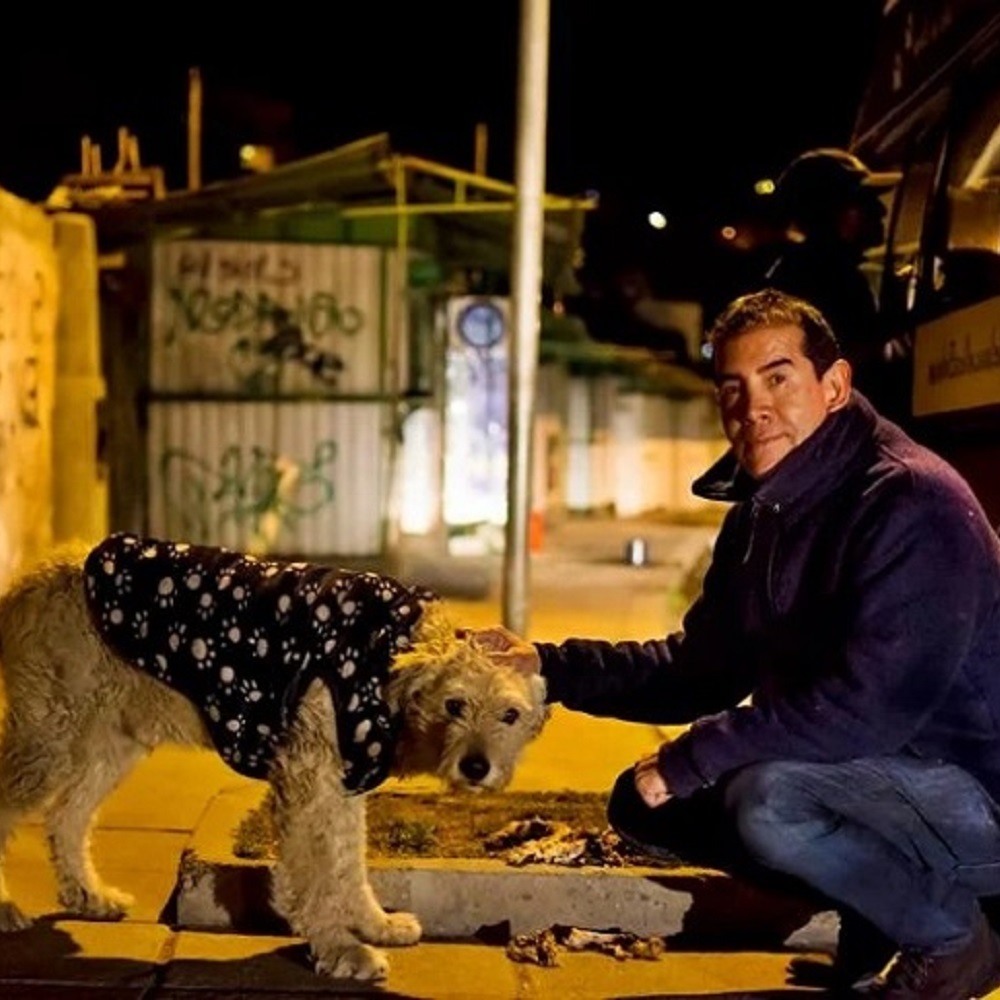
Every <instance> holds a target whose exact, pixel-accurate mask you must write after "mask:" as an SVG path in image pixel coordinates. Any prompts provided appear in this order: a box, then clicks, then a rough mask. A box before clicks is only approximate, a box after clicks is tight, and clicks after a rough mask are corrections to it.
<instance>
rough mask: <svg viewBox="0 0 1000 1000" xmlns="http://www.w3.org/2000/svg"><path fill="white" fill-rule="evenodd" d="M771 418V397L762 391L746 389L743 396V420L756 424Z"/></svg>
mask: <svg viewBox="0 0 1000 1000" xmlns="http://www.w3.org/2000/svg"><path fill="white" fill-rule="evenodd" d="M770 416H771V396H770V394H769V393H768V392H766V391H765V390H763V389H747V392H746V395H745V396H744V407H743V414H742V417H743V420H744V422H746V423H750V424H752V423H756V422H758V421H760V420H767V419H769V418H770Z"/></svg>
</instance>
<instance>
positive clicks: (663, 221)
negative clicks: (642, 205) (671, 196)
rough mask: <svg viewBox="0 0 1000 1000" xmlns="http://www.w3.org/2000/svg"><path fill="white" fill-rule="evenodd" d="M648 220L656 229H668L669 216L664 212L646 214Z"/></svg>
mask: <svg viewBox="0 0 1000 1000" xmlns="http://www.w3.org/2000/svg"><path fill="white" fill-rule="evenodd" d="M646 221H647V222H648V223H649V224H650V225H651V226H652V227H653V228H654V229H666V228H667V217H666V216H665V215H664V214H663V213H662V212H650V213H649V215H647V216H646Z"/></svg>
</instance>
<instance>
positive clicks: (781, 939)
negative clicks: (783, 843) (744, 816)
mask: <svg viewBox="0 0 1000 1000" xmlns="http://www.w3.org/2000/svg"><path fill="white" fill-rule="evenodd" d="M263 793H264V789H263V786H262V787H261V788H259V789H258V788H256V787H250V788H236V789H231V790H225V791H222V792H220V793H219V794H218V795H217V796H216V797H215V798H214V799H212V801H211V802H210V803H209V806H208V808H207V809H206V811H205V815H204V816H203V817H202V820H201V822H200V823H199V824H198V827H197V828H196V830H195V832H194V834H193V836H192V838H191V843H190V845H189V847H188V848H187V849H186V850H185V852H184V854H183V856H182V859H181V864H180V872H179V878H178V886H177V891H176V894H175V899H174V906H175V909H176V914H175V921H174V922H175V923H176V925H177V926H178V927H179V928H181V929H187V930H229V931H235V932H237V933H265V934H275V933H277V934H281V933H288V929H287V926H286V925H285V924H284V921H283V920H282V918H281V917H280V916H278V914H277V913H276V912H275V911H274V909H273V908H272V906H271V903H270V890H271V869H272V865H271V863H270V862H267V861H250V860H244V859H241V858H236V857H235V856H234V855H233V854H232V849H231V844H232V835H233V831H234V830H235V829H236V827H237V826H238V824H239V822H240V821H241V820H242V819H243V817H244V816H246V814H247V813H248V812H249V811H250V810H252V809H253V808H255V807H256V806H257V805H258V804H259V803H260V800H261V797H262V795H263ZM369 876H370V880H371V883H372V887H373V889H374V890H375V893H376V895H377V896H378V898H379V900H380V902H381V903H382V904H383V905H384V906H385V907H386V908H387V909H390V910H408V911H411V912H414V913H416V914H417V915H418V917H419V918H420V922H421V924H422V925H423V928H424V937H425V938H426V939H446V940H455V939H463V938H464V939H471V938H480V939H482V938H484V937H490V936H492V937H494V938H495V937H496V936H497V935H502V936H504V937H506V936H507V935H510V934H523V933H528V932H531V931H537V930H541V929H544V928H548V927H551V926H553V925H555V924H562V925H569V926H575V927H583V928H590V929H595V930H605V929H616V930H622V931H630V932H632V933H634V934H638V935H641V936H649V935H653V934H656V935H660V936H663V937H669V938H671V939H672V940H673V941H674V942H675V943H676V942H678V941H679V942H684V943H690V944H691V945H697V946H698V947H706V946H708V947H711V946H713V945H714V946H715V947H720V946H722V947H724V948H725V949H726V950H730V949H732V948H748V947H749V948H764V947H766V948H775V947H780V948H787V949H792V950H806V951H827V952H832V951H833V950H834V946H835V943H836V934H837V928H838V922H837V917H836V914H835V913H832V912H830V911H823V912H819V913H817V912H815V911H811V910H806V909H805V908H804V907H803V904H802V903H801V902H799V901H795V900H791V899H789V898H787V897H782V896H778V895H776V894H771V893H766V892H764V891H762V890H759V889H757V888H755V887H753V886H751V885H749V884H748V883H745V882H741V881H739V880H737V879H734V878H732V877H730V876H729V875H726V874H724V873H721V872H716V871H711V870H708V869H701V868H674V869H663V868H639V867H629V868H597V867H581V868H567V867H560V866H554V865H526V866H524V867H514V866H511V865H507V864H505V863H504V862H502V861H494V860H491V859H485V860H484V859H474V860H462V859H453V858H449V859H421V860H419V861H415V860H405V861H396V860H384V859H373V860H372V861H371V862H370V864H369ZM491 932H492V935H491Z"/></svg>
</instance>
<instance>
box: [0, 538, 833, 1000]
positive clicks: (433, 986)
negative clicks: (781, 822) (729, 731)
mask: <svg viewBox="0 0 1000 1000" xmlns="http://www.w3.org/2000/svg"><path fill="white" fill-rule="evenodd" d="M634 534H642V535H643V536H644V537H645V538H646V540H647V542H648V545H649V552H650V556H651V560H652V562H651V564H650V565H648V566H644V567H631V566H626V565H624V564H623V563H622V561H621V553H622V550H623V546H624V542H625V540H626V539H627V538H628V537H630V536H632V535H634ZM713 537H714V530H713V529H711V528H689V527H677V526H669V525H663V524H659V523H656V522H602V521H597V520H595V521H588V522H571V523H569V524H567V525H565V526H564V527H563V528H562V529H560V530H558V531H556V532H553V533H552V534H551V535H550V536H549V538H547V539H546V548H545V550H544V551H543V552H541V553H539V554H538V555H536V556H535V557H533V561H532V593H531V597H532V600H531V628H530V636H531V638H536V639H552V640H557V639H561V638H563V637H565V636H567V635H570V634H576V635H594V636H603V637H607V638H611V639H617V638H648V637H650V636H654V635H662V634H663V633H664V632H665V631H667V630H668V629H669V628H672V627H674V626H675V625H676V624H677V617H678V614H679V611H680V602H679V601H678V600H677V598H676V596H671V595H672V594H673V593H674V592H675V591H676V588H677V587H678V586H679V585H680V584H681V583H682V582H683V580H684V578H685V576H686V575H687V574H688V573H689V572H690V571H691V569H692V567H693V566H695V565H696V564H697V563H698V561H699V559H700V558H701V556H702V555H703V553H704V550H705V547H706V546H707V545H709V544H710V542H711V540H712V538H713ZM427 566H428V573H427V574H426V577H425V579H426V582H428V583H429V584H431V585H435V586H437V587H438V588H439V589H441V590H442V592H445V588H444V587H441V583H442V582H445V583H447V578H446V575H447V573H448V572H449V571H450V570H449V568H448V566H447V565H446V564H445V563H438V564H437V565H434V566H430V564H427ZM460 571H461V572H462V573H464V574H465V575H466V577H468V575H469V574H470V572H474V571H475V568H473V570H470V568H469V566H464V567H460ZM485 572H486V573H487V575H489V573H493V574H494V578H493V581H492V583H491V588H490V592H489V593H487V594H485V595H483V596H481V597H479V598H476V599H471V598H469V597H468V596H467V597H465V598H460V597H455V598H452V599H450V600H451V603H452V604H453V606H454V612H455V617H456V620H457V621H459V622H460V623H462V624H466V625H470V626H475V625H481V624H488V623H494V622H496V621H498V620H499V617H500V609H499V599H498V594H497V591H496V588H495V586H493V585H492V584H493V583H495V572H496V567H495V565H494V566H493V568H490V567H489V566H488V565H487V566H486V569H485ZM435 575H436V576H437V579H434V580H432V579H429V577H431V576H435ZM664 735H665V734H664V733H663V732H662V731H660V730H659V729H658V728H656V727H651V726H638V725H630V724H625V723H617V722H611V721H607V720H598V719H592V718H589V717H586V716H581V715H575V714H574V713H569V712H565V711H561V710H560V709H558V708H557V709H556V710H555V711H554V713H553V718H552V721H551V722H550V723H549V725H548V726H547V728H546V731H545V732H544V733H543V735H542V736H541V737H540V738H539V740H538V741H536V742H535V743H534V744H533V745H532V746H531V747H530V748H529V750H528V753H527V754H526V757H525V759H524V761H523V764H522V766H521V768H520V770H519V772H518V774H517V775H516V777H515V781H514V783H513V786H512V788H513V789H522V790H528V789H543V790H558V789H561V788H571V789H574V790H576V791H597V792H603V791H606V790H607V789H608V788H609V787H610V784H611V783H612V781H613V780H614V778H615V777H616V776H617V774H618V773H619V772H620V771H621V770H622V769H624V768H625V767H627V766H628V765H629V764H630V763H632V762H633V761H634V760H636V759H637V758H638V757H640V756H642V755H643V754H645V753H646V752H648V751H649V749H651V748H652V747H654V746H656V745H657V743H658V742H660V741H662V739H663V738H664ZM408 786H409V787H412V788H414V790H426V789H427V788H429V787H433V786H432V785H431V784H429V783H409V784H408ZM261 792H262V785H261V784H260V783H257V782H252V781H250V780H248V779H243V778H241V777H240V776H238V775H236V774H235V773H234V772H232V771H230V770H229V769H228V768H226V767H225V766H224V765H223V764H222V763H221V761H220V760H219V759H218V758H217V757H215V756H214V755H213V754H211V753H209V752H203V751H192V750H179V749H174V748H161V749H159V750H157V751H155V752H154V753H153V754H152V755H151V756H150V757H149V758H148V759H147V760H146V761H144V762H143V763H142V764H140V765H139V767H138V768H136V770H135V771H134V772H133V773H132V775H130V776H129V778H128V779H127V780H126V781H125V782H124V783H123V785H122V786H121V787H120V788H119V789H118V790H117V791H116V793H115V794H114V795H113V796H112V797H111V798H110V799H109V801H108V803H107V805H106V806H105V808H104V810H103V811H102V814H101V816H100V820H99V823H98V825H97V828H96V830H95V832H94V836H93V846H94V855H95V861H96V864H97V866H98V869H99V870H100V871H101V873H102V875H104V877H105V878H106V879H107V880H108V881H109V882H111V883H113V884H115V885H117V886H119V887H120V888H122V889H125V890H127V891H129V892H131V893H133V894H134V896H135V905H134V907H133V908H132V909H131V911H130V914H129V917H128V918H127V919H126V920H125V921H124V922H122V923H120V924H98V923H88V922H82V921H73V920H61V919H59V917H58V914H57V912H56V900H55V896H56V893H55V885H54V880H53V876H52V873H51V870H50V868H49V866H48V863H47V859H46V857H45V854H46V850H45V835H44V830H43V828H42V827H41V826H40V825H39V824H38V823H37V822H29V823H26V824H24V825H23V826H22V827H21V828H19V830H18V831H17V834H16V836H15V837H14V839H13V841H12V842H11V845H10V850H9V854H8V861H7V864H6V866H5V872H6V875H7V883H8V886H9V888H10V890H11V893H12V895H13V897H14V898H15V899H16V900H18V902H19V903H20V904H21V905H22V906H23V908H24V909H25V910H26V911H27V912H28V913H29V914H31V915H33V916H35V917H40V918H42V919H41V920H40V921H39V922H38V924H37V925H36V927H35V928H33V929H31V930H29V931H26V932H23V933H20V934H16V935H7V936H5V937H3V938H0V997H2V998H16V997H46V998H49V997H51V998H62V997H79V996H86V997H89V996H94V997H112V996H113V997H136V998H138V997H143V998H145V1000H150V998H154V997H155V998H164V997H193V996H198V997H203V998H205V997H244V996H245V997H251V996H268V997H271V998H275V997H286V996H287V997H291V996H299V995H310V996H318V995H333V994H337V995H362V994H365V993H370V992H374V993H382V994H389V995H393V996H409V997H484V998H485V997H548V996H553V997H555V996H570V997H591V996H593V997H598V996H601V997H612V996H614V997H619V996H620V997H624V996H645V997H649V996H673V997H677V996H695V995H699V996H704V995H709V996H734V997H735V996H769V995H780V996H792V995H796V994H798V993H800V992H802V993H805V992H810V991H808V990H806V989H804V988H796V987H792V986H789V985H788V984H787V983H786V967H787V964H788V960H789V957H790V954H791V953H792V951H793V950H794V949H796V948H801V949H805V950H806V951H807V952H808V953H810V954H811V955H812V956H813V957H816V958H817V960H818V961H819V962H820V963H821V964H822V962H824V961H825V958H824V957H823V956H822V955H821V954H820V952H821V951H822V949H823V948H825V947H826V946H827V943H828V941H829V939H830V937H831V935H832V928H831V926H830V925H829V924H828V923H825V924H824V923H823V921H822V920H821V921H820V922H819V923H816V922H813V923H812V924H804V923H803V920H804V917H803V915H802V914H801V913H800V912H795V911H793V910H789V909H788V907H787V906H786V907H784V908H783V907H782V905H780V904H779V905H775V901H773V900H769V899H764V898H763V897H761V896H759V895H756V894H754V893H751V892H749V890H747V889H745V888H744V887H742V886H738V885H735V884H734V883H733V882H731V881H730V880H728V879H726V878H725V877H724V876H720V875H719V874H718V873H711V872H697V871H683V872H674V873H669V874H665V873H664V872H663V871H662V870H651V871H646V870H636V871H633V872H630V873H622V872H621V871H608V870H603V869H588V870H585V871H583V870H569V871H568V870H562V869H553V867H552V866H544V867H542V868H541V869H540V868H539V866H535V867H534V868H533V869H532V870H531V871H527V870H525V869H519V868H511V867H510V866H504V865H502V864H501V863H495V864H489V865H484V864H480V863H476V864H467V863H451V862H447V863H442V862H438V863H436V864H431V863H426V864H419V865H418V864H405V865H404V864H386V865H376V866H373V881H374V882H375V884H376V885H377V887H378V890H379V892H380V894H381V896H382V899H383V902H384V903H386V905H389V906H392V907H396V906H408V907H413V908H414V909H415V910H416V911H417V913H418V915H419V916H420V917H421V919H422V920H423V921H424V924H425V928H426V930H427V932H428V938H427V939H425V941H423V942H422V943H421V944H419V945H418V946H416V947H414V948H406V949H397V950H394V951H392V952H391V953H390V959H391V961H392V966H391V972H390V976H389V980H388V982H387V983H385V984H382V985H381V986H378V987H359V986H355V985H353V984H351V985H348V986H343V985H341V984H333V983H330V982H329V981H325V980H323V979H321V978H319V977H317V976H315V975H313V974H312V973H311V971H310V970H309V967H308V962H307V960H306V955H305V950H304V947H303V945H302V943H301V942H300V941H298V940H297V939H295V938H292V937H289V936H288V935H287V932H286V931H285V930H284V928H282V927H281V926H280V924H279V923H276V922H275V921H274V918H273V914H272V915H270V916H269V915H268V906H267V899H266V891H267V878H268V871H267V868H266V866H261V865H253V864H247V863H242V864H241V863H236V864H234V859H233V858H232V857H231V852H230V849H229V841H230V838H231V834H232V830H233V827H234V826H235V824H236V823H237V822H238V821H239V819H240V818H242V816H243V815H245V813H246V811H247V809H249V808H250V807H251V806H252V805H253V804H254V803H255V802H256V801H257V799H258V797H259V795H260V794H261ZM376 794H377V793H376ZM192 866H193V867H192ZM234 870H237V873H236V875H235V876H234V875H233V871H234ZM192 871H198V872H200V873H201V876H202V877H201V879H200V880H199V879H192V878H191V873H192ZM179 873H183V877H181V878H180V879H179V877H178V875H179ZM212 913H214V914H215V916H214V917H213V916H211V914H212ZM206 914H209V916H206ZM498 918H499V919H498ZM502 920H506V921H508V922H509V927H510V929H511V930H513V931H514V932H517V931H520V930H527V929H536V930H540V929H542V928H543V927H544V926H548V925H550V924H551V923H554V922H558V923H564V924H566V923H572V924H576V925H579V926H590V927H595V928H607V927H612V926H617V927H620V928H622V929H624V930H632V931H634V932H635V933H642V934H646V933H660V934H670V935H676V938H675V940H674V941H673V942H671V945H670V947H669V948H668V951H667V952H666V954H664V955H663V956H661V957H660V958H659V960H657V961H640V960H636V959H630V960H628V961H616V960H615V959H613V958H610V957H608V956H606V955H599V954H580V953H570V952H565V953H561V954H560V956H559V965H558V966H557V967H556V968H542V967H538V966H532V965H523V964H518V963H515V962H513V961H511V960H510V959H508V958H507V957H506V954H505V951H504V949H503V948H502V947H500V946H499V945H497V944H488V943H484V941H483V940H481V939H477V938H476V937H474V936H472V934H471V933H469V932H470V929H473V928H475V929H480V928H482V927H484V926H486V925H492V924H497V923H499V922H502ZM198 925H200V926H198ZM536 925H538V926H536ZM206 927H207V929H206ZM682 932H684V933H682ZM687 932H691V933H687ZM685 933H687V938H688V940H687V942H686V945H685V942H684V938H685ZM796 935H797V937H796ZM782 941H784V942H785V945H784V947H783V946H782ZM762 948H763V949H765V950H760V949H762Z"/></svg>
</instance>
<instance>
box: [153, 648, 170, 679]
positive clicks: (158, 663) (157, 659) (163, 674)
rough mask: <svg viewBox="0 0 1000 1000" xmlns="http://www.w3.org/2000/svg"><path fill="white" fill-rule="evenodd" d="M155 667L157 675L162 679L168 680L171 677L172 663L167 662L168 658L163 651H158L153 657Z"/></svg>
mask: <svg viewBox="0 0 1000 1000" xmlns="http://www.w3.org/2000/svg"><path fill="white" fill-rule="evenodd" d="M153 669H154V670H155V671H156V676H157V677H159V678H160V680H164V681H165V680H168V679H169V678H170V664H169V663H168V662H167V658H166V657H165V656H164V655H163V654H162V653H157V654H156V656H154V657H153Z"/></svg>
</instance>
